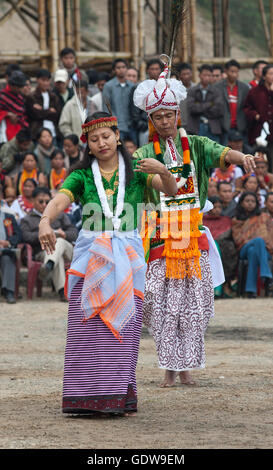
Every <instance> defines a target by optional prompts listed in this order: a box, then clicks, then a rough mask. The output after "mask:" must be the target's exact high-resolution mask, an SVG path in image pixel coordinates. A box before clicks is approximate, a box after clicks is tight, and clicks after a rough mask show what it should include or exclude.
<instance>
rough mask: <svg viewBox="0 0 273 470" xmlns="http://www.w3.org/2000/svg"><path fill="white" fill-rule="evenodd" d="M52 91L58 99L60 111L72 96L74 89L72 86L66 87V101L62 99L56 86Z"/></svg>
mask: <svg viewBox="0 0 273 470" xmlns="http://www.w3.org/2000/svg"><path fill="white" fill-rule="evenodd" d="M52 91H53V93H54V95H56V96H57V98H58V100H59V104H60V111H61V110H62V109H63V107H64V105H65V104H66V103H67V102H68V101H69V100H70V98H72V96H73V95H74V91H73V88H68V89H67V91H68V98H67V100H66V101H64V99H63V97H62V95H61V94H60V93H59V91H58V90H57V88H53V90H52Z"/></svg>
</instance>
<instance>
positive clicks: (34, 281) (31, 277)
mask: <svg viewBox="0 0 273 470" xmlns="http://www.w3.org/2000/svg"><path fill="white" fill-rule="evenodd" d="M25 247H26V250H27V270H28V273H27V298H28V299H32V297H33V290H34V287H35V285H36V291H37V297H42V286H43V283H42V281H41V280H40V279H39V278H38V273H39V269H40V267H41V266H42V264H43V263H42V262H41V261H35V260H33V259H32V247H31V245H29V244H28V243H26V244H25Z"/></svg>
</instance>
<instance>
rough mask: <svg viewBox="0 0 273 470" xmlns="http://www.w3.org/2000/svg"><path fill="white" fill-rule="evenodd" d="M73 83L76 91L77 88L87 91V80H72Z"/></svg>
mask: <svg viewBox="0 0 273 470" xmlns="http://www.w3.org/2000/svg"><path fill="white" fill-rule="evenodd" d="M73 83H74V85H75V87H76V88H77V89H79V88H85V89H86V90H88V82H87V80H76V81H75V80H73Z"/></svg>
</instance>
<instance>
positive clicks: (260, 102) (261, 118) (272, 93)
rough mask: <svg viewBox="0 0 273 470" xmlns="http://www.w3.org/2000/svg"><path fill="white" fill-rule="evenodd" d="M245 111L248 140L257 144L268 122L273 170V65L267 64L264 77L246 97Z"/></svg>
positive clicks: (272, 166)
mask: <svg viewBox="0 0 273 470" xmlns="http://www.w3.org/2000/svg"><path fill="white" fill-rule="evenodd" d="M244 112H245V115H246V118H247V122H248V140H249V143H250V145H255V144H256V142H257V138H258V137H259V136H260V135H261V132H262V130H263V128H264V125H265V123H267V124H268V133H267V134H268V135H267V137H266V141H265V145H268V150H269V171H272V170H273V164H272V159H273V65H266V66H265V67H264V68H263V71H262V79H261V81H260V82H259V84H258V85H257V86H256V87H254V88H252V89H251V90H250V91H249V93H248V95H247V98H246V102H245V105H244Z"/></svg>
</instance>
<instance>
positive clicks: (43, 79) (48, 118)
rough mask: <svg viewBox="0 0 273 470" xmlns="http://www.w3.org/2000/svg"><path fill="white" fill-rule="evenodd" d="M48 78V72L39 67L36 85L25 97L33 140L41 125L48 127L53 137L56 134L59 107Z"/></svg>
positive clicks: (49, 75)
mask: <svg viewBox="0 0 273 470" xmlns="http://www.w3.org/2000/svg"><path fill="white" fill-rule="evenodd" d="M50 79H51V74H50V72H49V71H48V70H46V69H40V70H39V71H38V72H37V87H36V89H35V90H34V92H33V93H31V94H30V95H28V96H27V98H26V110H27V115H28V119H29V122H30V128H31V132H32V137H33V139H34V140H35V139H36V138H37V133H38V130H39V129H40V128H41V127H46V128H47V129H49V130H50V131H51V133H52V135H53V138H54V137H56V135H57V124H58V121H59V116H60V110H61V107H60V104H59V100H58V98H57V96H56V95H55V93H52V91H50Z"/></svg>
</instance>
